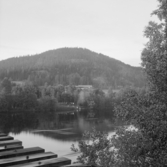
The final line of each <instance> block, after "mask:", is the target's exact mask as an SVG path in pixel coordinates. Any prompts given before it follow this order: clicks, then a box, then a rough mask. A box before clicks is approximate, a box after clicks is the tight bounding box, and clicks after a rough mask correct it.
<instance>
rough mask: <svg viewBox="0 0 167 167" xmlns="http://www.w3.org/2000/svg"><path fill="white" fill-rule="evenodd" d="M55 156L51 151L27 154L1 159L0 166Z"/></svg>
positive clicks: (4, 166)
mask: <svg viewBox="0 0 167 167" xmlns="http://www.w3.org/2000/svg"><path fill="white" fill-rule="evenodd" d="M56 157H57V155H56V154H54V153H52V152H46V153H39V154H33V155H27V156H19V157H13V158H7V159H1V160H0V167H6V166H12V165H19V164H24V163H28V162H33V161H39V160H44V159H49V158H56Z"/></svg>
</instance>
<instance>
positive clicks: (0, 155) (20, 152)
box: [0, 147, 45, 159]
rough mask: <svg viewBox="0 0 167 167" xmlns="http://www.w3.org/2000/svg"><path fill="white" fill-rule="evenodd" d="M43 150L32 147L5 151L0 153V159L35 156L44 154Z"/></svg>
mask: <svg viewBox="0 0 167 167" xmlns="http://www.w3.org/2000/svg"><path fill="white" fill-rule="evenodd" d="M44 152H45V150H44V149H43V148H40V147H32V148H25V149H19V150H17V149H16V150H12V151H5V152H1V153H0V159H3V158H11V157H17V156H22V155H30V154H37V153H44Z"/></svg>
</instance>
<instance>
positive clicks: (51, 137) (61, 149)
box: [9, 131, 79, 162]
mask: <svg viewBox="0 0 167 167" xmlns="http://www.w3.org/2000/svg"><path fill="white" fill-rule="evenodd" d="M9 135H10V136H12V137H14V138H15V139H18V140H21V141H22V142H23V146H24V148H28V147H37V146H39V147H41V148H44V149H45V151H46V152H48V151H51V152H53V153H55V154H57V155H58V157H62V156H63V157H67V158H70V159H71V160H72V161H73V162H74V161H76V158H77V156H78V155H79V154H78V153H74V152H72V151H71V149H70V148H71V145H72V144H75V145H76V146H77V143H78V140H79V137H76V136H74V137H72V136H71V135H66V136H65V137H64V136H63V135H62V136H58V137H57V138H56V135H55V132H54V131H48V132H47V131H42V132H34V131H32V132H25V131H23V132H21V133H19V134H14V133H9Z"/></svg>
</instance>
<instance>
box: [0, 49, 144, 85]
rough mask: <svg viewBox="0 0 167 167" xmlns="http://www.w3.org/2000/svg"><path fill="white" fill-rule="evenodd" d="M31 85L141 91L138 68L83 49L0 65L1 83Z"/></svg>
mask: <svg viewBox="0 0 167 167" xmlns="http://www.w3.org/2000/svg"><path fill="white" fill-rule="evenodd" d="M4 77H9V78H11V80H14V81H25V80H28V81H31V82H33V83H34V84H36V85H44V84H45V83H46V82H47V83H48V84H50V85H55V84H63V85H68V84H74V85H79V84H89V85H94V86H96V87H103V88H104V87H109V86H112V87H113V88H118V87H124V86H135V87H143V86H144V85H145V77H144V74H143V71H142V68H140V67H133V66H130V65H127V64H125V63H123V62H121V61H118V60H116V59H113V58H111V57H108V56H105V55H103V54H99V53H96V52H93V51H90V50H88V49H83V48H60V49H56V50H49V51H46V52H43V53H40V54H36V55H31V56H22V57H14V58H9V59H6V60H2V61H0V80H2V79H3V78H4Z"/></svg>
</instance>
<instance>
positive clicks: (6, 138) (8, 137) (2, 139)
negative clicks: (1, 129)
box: [0, 136, 14, 141]
mask: <svg viewBox="0 0 167 167" xmlns="http://www.w3.org/2000/svg"><path fill="white" fill-rule="evenodd" d="M13 139H14V138H13V137H11V136H2V137H0V141H5V140H13Z"/></svg>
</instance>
